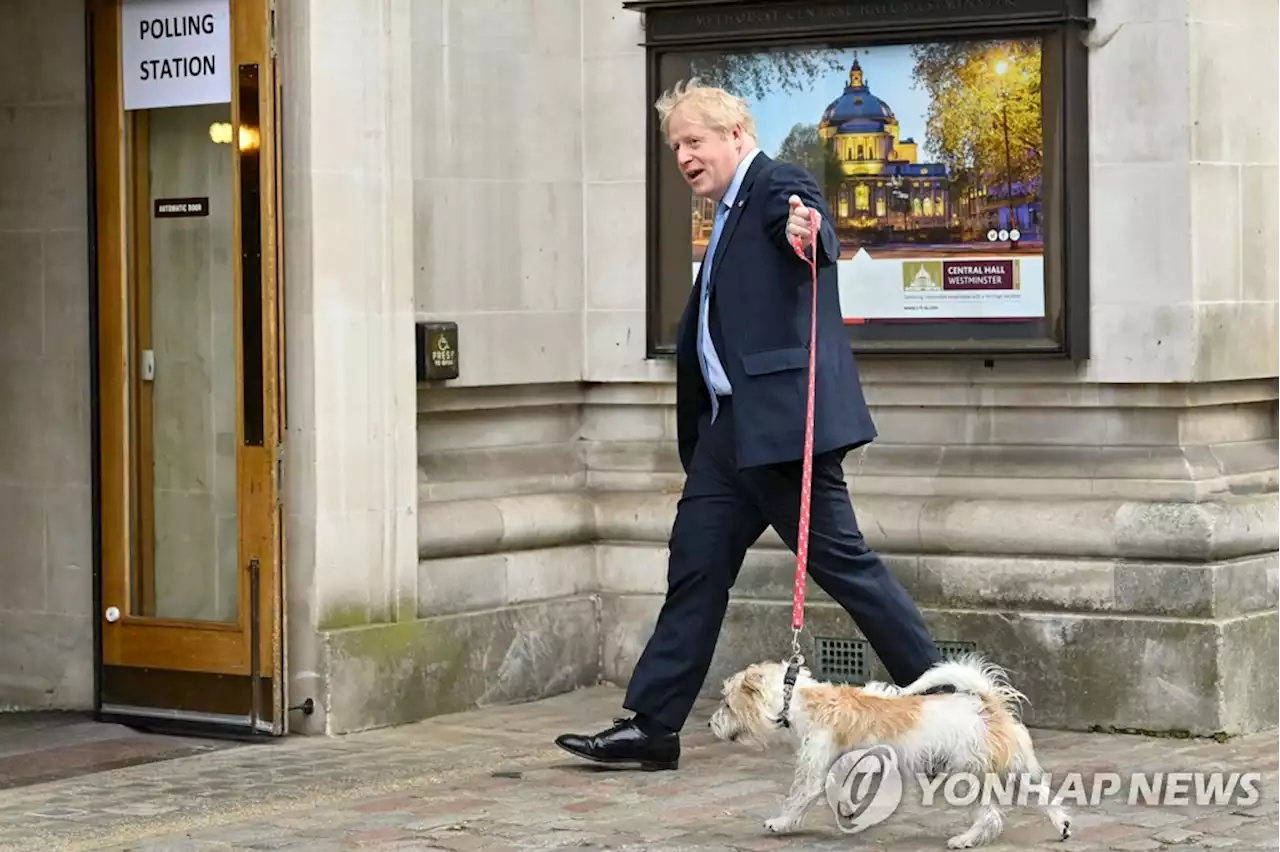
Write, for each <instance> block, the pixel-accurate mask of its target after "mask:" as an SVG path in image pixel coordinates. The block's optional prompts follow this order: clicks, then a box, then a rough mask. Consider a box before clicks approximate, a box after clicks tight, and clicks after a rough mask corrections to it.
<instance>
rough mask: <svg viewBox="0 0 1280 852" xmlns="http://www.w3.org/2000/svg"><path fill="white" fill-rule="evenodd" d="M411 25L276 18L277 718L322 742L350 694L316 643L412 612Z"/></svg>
mask: <svg viewBox="0 0 1280 852" xmlns="http://www.w3.org/2000/svg"><path fill="white" fill-rule="evenodd" d="M409 15H410V3H409V0H374V1H373V2H330V0H325V2H318V1H316V2H308V0H290V2H284V3H282V7H281V10H280V14H279V20H280V22H281V35H280V50H281V59H282V73H283V75H284V86H285V96H284V134H285V150H284V161H285V178H284V179H285V201H284V211H283V216H284V222H285V238H284V239H285V271H284V286H285V293H286V296H285V298H286V329H287V330H286V334H287V344H286V354H287V358H288V361H287V372H288V375H287V385H288V386H287V390H288V417H289V423H288V430H287V434H286V456H285V458H286V466H285V495H284V496H285V501H286V503H285V507H286V513H287V521H286V535H287V537H288V542H287V548H288V550H287V554H286V562H287V571H286V583H287V599H288V612H287V617H288V623H289V629H288V636H287V638H288V653H289V662H288V670H289V673H290V682H289V688H290V697H291V700H292V702H293V703H297V702H298V701H301V700H303V699H304V698H306V697H311V698H313V699H314V700H315V702H316V705H317V711H316V715H314V716H312V717H311V718H310V719H305V718H304V717H302V716H300V715H295V716H294V717H293V718H291V720H290V721H291V724H292V726H293V727H294V728H295V729H298V728H300V727H301V728H302V729H303V730H332V729H333V728H334V727H335V720H334V718H333V717H334V714H341V713H342V712H343V708H344V707H347V706H349V705H350V700H351V692H352V691H353V690H354V691H356V692H359V691H360V690H361V689H362V688H363V687H362V679H361V678H359V677H357V676H355V674H357V673H351V672H347V673H346V674H345V675H344V676H342V677H340V678H332V679H331V677H330V675H331V673H332V672H333V669H334V667H335V666H337V665H340V662H341V661H340V660H335V659H334V657H333V654H332V653H331V649H330V647H329V643H328V639H327V637H328V635H329V633H328V631H332V630H337V629H340V628H346V627H353V626H357V625H368V624H376V623H390V622H398V621H402V620H407V619H412V618H415V617H416V614H417V613H416V610H417V532H416V523H417V519H416V487H415V483H416V477H415V469H416V464H415V458H416V436H415V391H416V387H415V380H414V337H413V244H412V237H413V234H412V226H413V195H412V192H413V184H412V168H411V167H412V163H411V136H410V118H411V112H410V108H411V97H412V80H411V79H410V74H409V70H410V65H409ZM366 685H367V684H366ZM337 724H338V726H339V727H342V726H343V725H344V724H345V723H342V722H338V723H337Z"/></svg>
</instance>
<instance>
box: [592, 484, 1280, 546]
mask: <svg viewBox="0 0 1280 852" xmlns="http://www.w3.org/2000/svg"><path fill="white" fill-rule="evenodd" d="M679 499H680V495H679V493H670V492H665V493H653V492H644V491H625V492H597V493H596V494H595V501H594V504H595V516H596V523H595V530H596V535H597V537H598V539H599V540H601V541H618V542H637V543H652V544H663V545H665V544H666V543H667V541H668V539H669V538H670V535H671V524H672V522H673V520H674V518H675V508H676V503H677V502H678V501H679ZM1278 509H1280V500H1278V499H1277V495H1276V494H1275V493H1271V494H1261V495H1246V496H1234V495H1232V496H1227V497H1223V498H1221V499H1219V500H1215V501H1213V502H1205V503H1146V502H1136V501H1122V500H1001V499H984V498H972V499H962V498H952V497H915V496H903V497H888V496H880V495H859V496H858V497H857V499H856V500H855V510H856V511H857V513H858V519H859V525H860V526H861V527H862V530H863V534H864V535H865V536H866V538H867V542H868V544H870V545H871V547H873V548H875V549H876V550H881V551H884V552H887V553H892V552H899V553H919V554H924V555H929V554H955V555H959V554H973V555H981V556H1018V557H1024V558H1025V557H1045V558H1050V559H1060V558H1097V559H1115V558H1124V559H1138V560H1161V561H1164V560H1168V561H1178V562H1182V561H1189V562H1208V561H1218V560H1223V559H1233V558H1237V557H1245V556H1253V555H1256V554H1260V553H1270V552H1273V551H1275V550H1276V549H1277V544H1278V543H1280V518H1278V515H1277V511H1278ZM761 542H762V543H764V544H766V545H768V546H774V547H780V546H781V540H780V539H778V537H777V535H776V533H774V532H773V530H772V529H769V530H767V531H766V532H765V534H764V536H762V537H761Z"/></svg>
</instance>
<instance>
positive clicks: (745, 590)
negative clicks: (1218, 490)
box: [597, 543, 1280, 618]
mask: <svg viewBox="0 0 1280 852" xmlns="http://www.w3.org/2000/svg"><path fill="white" fill-rule="evenodd" d="M597 551H598V556H597V561H598V568H597V570H598V575H599V582H600V589H601V591H602V592H603V593H605V594H658V595H660V594H664V593H665V591H666V566H667V549H666V548H665V547H658V546H656V545H653V544H626V543H607V544H601V545H598V546H597ZM884 558H885V562H886V563H887V564H888V566H889V569H890V570H891V571H892V572H893V573H894V575H895V576H896V577H897V578H898V580H899V581H900V582H901V583H902V584H903V586H904V587H906V589H907V591H908V592H909V593H910V594H911V596H912V597H913V598H914V599H915V600H916V602H917V603H919V604H920V605H921V606H925V607H940V608H960V609H970V608H972V609H989V610H1032V611H1049V612H1075V613H1098V614H1110V615H1135V616H1156V617H1173V618H1227V617H1232V616H1237V615H1246V614H1249V613H1254V612H1261V611H1265V610H1269V609H1273V608H1274V607H1276V605H1277V597H1278V595H1280V593H1278V590H1277V565H1278V564H1280V555H1278V554H1276V553H1268V554H1262V555H1258V556H1251V557H1244V558H1241V559H1234V560H1227V561H1223V562H1212V563H1200V564H1193V563H1179V562H1136V561H1129V560H1117V559H1097V560H1086V559H1082V560H1069V559H1024V558H1021V557H987V556H948V555H935V556H918V555H908V554H884ZM794 572H795V556H794V555H793V554H792V553H791V552H790V551H788V550H784V549H782V548H781V547H761V546H756V547H755V548H753V549H752V550H750V551H748V553H747V557H746V559H745V560H744V561H743V565H742V572H741V573H740V574H739V575H738V582H737V583H736V584H735V586H734V588H733V592H732V595H733V598H734V599H735V600H736V599H745V600H756V601H787V600H790V598H791V590H792V582H793V576H794ZM808 599H809V600H810V601H813V602H814V603H830V602H831V599H830V598H829V597H828V596H827V594H826V593H825V592H824V591H822V589H821V588H820V587H818V586H817V585H816V584H813V583H811V584H810V585H809V587H808Z"/></svg>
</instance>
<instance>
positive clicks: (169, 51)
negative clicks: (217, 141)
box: [120, 0, 231, 110]
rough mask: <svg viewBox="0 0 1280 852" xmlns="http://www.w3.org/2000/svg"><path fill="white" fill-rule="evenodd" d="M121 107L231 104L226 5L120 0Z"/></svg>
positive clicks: (218, 0) (215, 0)
mask: <svg viewBox="0 0 1280 852" xmlns="http://www.w3.org/2000/svg"><path fill="white" fill-rule="evenodd" d="M121 12H122V14H121V34H120V36H121V44H120V53H121V61H122V64H123V66H124V67H123V72H124V108H125V109H127V110H134V109H159V108H163V107H176V106H193V105H196V104H225V103H229V102H230V101H231V3H230V0H124V7H123V9H122V10H121Z"/></svg>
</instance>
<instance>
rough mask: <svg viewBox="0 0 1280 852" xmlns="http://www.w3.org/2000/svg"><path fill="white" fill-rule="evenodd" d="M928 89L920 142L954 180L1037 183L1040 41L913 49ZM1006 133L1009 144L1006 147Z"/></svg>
mask: <svg viewBox="0 0 1280 852" xmlns="http://www.w3.org/2000/svg"><path fill="white" fill-rule="evenodd" d="M912 54H913V57H914V59H915V72H914V76H915V79H916V81H917V82H918V84H919V85H921V86H922V87H923V88H924V89H925V91H926V92H928V94H929V113H928V116H927V118H926V131H925V133H926V139H927V142H928V145H929V147H930V148H932V149H933V150H934V151H936V152H937V156H938V159H939V160H940V161H941V162H943V163H945V164H946V165H947V166H948V167H949V168H950V171H951V174H952V175H954V176H955V178H956V180H957V182H958V184H959V185H961V186H962V185H964V184H969V183H986V184H988V185H990V186H991V187H992V188H993V189H995V190H997V191H998V192H1000V194H1003V192H1004V184H1005V179H1006V177H1007V178H1008V179H1009V180H1010V181H1011V182H1012V183H1013V184H1015V190H1014V191H1015V193H1016V192H1017V189H1016V184H1018V183H1024V185H1025V184H1030V185H1031V186H1032V187H1035V186H1038V184H1039V178H1040V175H1041V169H1042V165H1043V159H1044V121H1043V115H1042V112H1041V104H1040V43H1039V42H1038V41H1036V40H1020V41H1005V42H951V43H941V44H918V45H914V46H913V47H912ZM1006 131H1007V144H1006Z"/></svg>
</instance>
